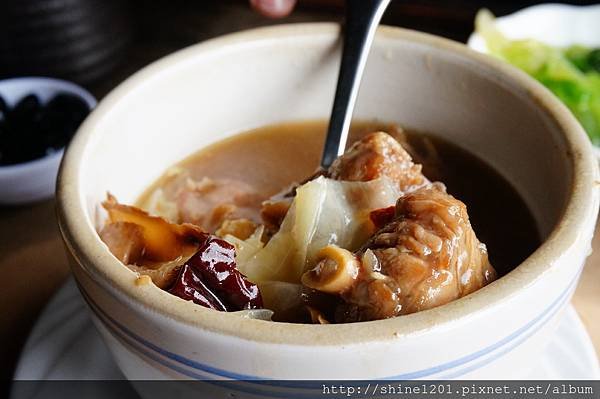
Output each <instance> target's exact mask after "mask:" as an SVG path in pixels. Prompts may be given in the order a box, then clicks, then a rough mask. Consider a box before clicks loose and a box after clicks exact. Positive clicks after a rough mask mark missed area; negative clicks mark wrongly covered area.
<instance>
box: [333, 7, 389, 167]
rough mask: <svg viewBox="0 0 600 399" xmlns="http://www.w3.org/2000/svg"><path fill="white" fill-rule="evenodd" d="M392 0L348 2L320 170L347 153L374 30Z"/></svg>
mask: <svg viewBox="0 0 600 399" xmlns="http://www.w3.org/2000/svg"><path fill="white" fill-rule="evenodd" d="M389 3H390V0H346V21H345V26H344V47H343V50H342V62H341V64H340V72H339V75H338V81H337V87H336V90H335V98H334V101H333V108H332V110H331V117H330V119H329V128H328V129H327V137H326V138H325V147H324V149H323V155H322V156H321V167H322V168H323V169H327V168H329V166H331V164H332V163H333V161H334V160H335V159H336V158H337V157H338V156H340V155H342V154H343V153H344V149H345V148H346V142H347V140H348V131H349V129H350V121H351V119H352V112H353V111H354V105H355V103H356V97H357V94H358V87H359V86H360V80H361V78H362V75H363V71H364V69H365V64H366V63H367V56H368V54H369V50H370V48H371V44H372V43H373V38H374V36H375V30H376V29H377V25H379V21H380V20H381V17H382V15H383V13H384V11H385V9H386V8H387V6H388V4H389Z"/></svg>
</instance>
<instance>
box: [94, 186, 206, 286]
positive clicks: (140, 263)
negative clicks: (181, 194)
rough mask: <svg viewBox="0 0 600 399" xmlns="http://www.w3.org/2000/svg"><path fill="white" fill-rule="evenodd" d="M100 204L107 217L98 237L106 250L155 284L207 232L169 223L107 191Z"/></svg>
mask: <svg viewBox="0 0 600 399" xmlns="http://www.w3.org/2000/svg"><path fill="white" fill-rule="evenodd" d="M102 206H103V207H104V208H105V209H106V211H107V212H108V220H107V222H106V224H105V225H104V227H103V228H102V230H101V231H100V238H101V239H102V241H104V243H105V244H106V245H107V246H108V248H109V249H110V252H111V253H112V254H113V255H114V256H115V257H116V258H117V259H119V260H120V261H121V262H122V263H123V264H125V265H127V266H128V267H129V268H130V269H132V270H133V271H136V272H139V273H140V274H145V275H148V276H150V278H152V281H153V282H154V283H155V284H156V285H158V286H159V287H165V286H168V285H169V283H170V282H172V281H173V279H174V278H175V276H176V274H177V271H178V268H179V266H180V265H181V264H182V263H183V261H184V260H185V259H187V258H189V257H190V256H191V255H192V254H193V253H194V252H195V251H196V249H197V248H198V244H199V243H200V242H204V241H205V240H206V237H207V236H208V235H207V234H206V233H204V232H203V231H202V230H201V229H200V228H199V227H197V226H194V225H191V224H188V223H184V224H174V223H170V222H168V221H167V220H165V219H163V218H162V217H158V216H151V215H149V214H148V213H147V212H145V211H143V210H141V209H139V208H136V207H134V206H129V205H123V204H120V203H119V202H118V201H117V200H116V198H115V197H113V196H112V195H110V194H109V195H108V198H107V199H106V201H104V202H103V203H102Z"/></svg>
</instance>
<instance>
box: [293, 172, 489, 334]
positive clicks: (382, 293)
mask: <svg viewBox="0 0 600 399" xmlns="http://www.w3.org/2000/svg"><path fill="white" fill-rule="evenodd" d="M354 255H355V259H354V260H351V259H350V260H348V259H349V257H348V256H346V257H341V256H337V257H335V256H333V257H331V256H328V257H325V258H324V259H322V260H321V261H320V262H319V264H317V266H316V267H315V268H314V269H313V270H311V271H309V272H307V274H305V276H306V277H305V276H303V283H305V285H306V283H308V284H311V281H318V279H315V275H314V274H315V271H319V270H326V271H328V273H329V275H330V276H338V275H339V276H342V277H343V278H344V282H343V283H344V284H343V285H340V287H343V289H342V290H341V291H338V295H340V297H341V298H342V299H343V301H344V302H345V303H343V304H342V305H340V306H338V309H337V310H336V315H335V317H336V321H337V322H353V321H364V320H378V319H384V318H389V317H394V316H398V315H402V314H408V313H413V312H418V311H421V310H425V309H429V308H433V307H435V306H439V305H443V304H445V303H448V302H450V301H452V300H454V299H457V298H460V297H463V296H465V295H467V294H469V293H471V292H474V291H476V290H477V289H479V288H481V287H483V286H485V285H487V284H489V283H490V282H492V281H493V280H495V278H496V272H495V270H494V268H493V267H492V266H491V265H490V263H489V261H488V257H487V250H486V247H485V245H484V244H482V243H480V242H479V240H478V239H477V237H476V236H475V233H474V232H473V229H472V227H471V224H470V223H469V217H468V215H467V209H466V206H465V205H464V204H463V203H462V202H460V201H459V200H457V199H455V198H454V197H452V196H451V195H449V194H448V193H446V189H445V187H444V185H443V184H441V183H434V184H431V185H428V186H425V187H422V188H420V189H418V190H416V191H414V192H412V193H409V194H407V195H405V196H404V197H402V198H400V199H399V200H398V202H397V204H396V213H395V218H394V219H393V220H392V221H391V222H390V223H388V224H387V225H386V226H385V227H383V228H382V229H381V230H379V231H378V232H377V233H376V234H375V235H374V236H373V237H371V239H370V240H369V241H368V242H367V243H366V244H365V245H364V246H363V248H361V249H360V250H359V251H357V252H356V253H355V254H354ZM342 259H343V260H342ZM357 261H358V264H359V265H360V266H359V271H358V273H354V275H355V276H356V277H355V278H354V280H353V281H352V282H351V283H349V282H348V275H349V274H348V273H346V274H344V273H333V272H332V262H337V263H340V262H345V263H348V265H339V264H338V265H337V268H339V269H340V270H341V269H344V270H351V268H352V267H354V266H353V265H355V264H356V263H357ZM308 276H310V277H311V278H310V279H309V278H308ZM327 286H328V287H331V286H334V283H333V282H332V281H328V284H327ZM309 287H311V288H314V289H317V290H319V289H320V287H319V284H313V285H312V286H310V285H309ZM329 292H330V291H329ZM330 293H331V292H330Z"/></svg>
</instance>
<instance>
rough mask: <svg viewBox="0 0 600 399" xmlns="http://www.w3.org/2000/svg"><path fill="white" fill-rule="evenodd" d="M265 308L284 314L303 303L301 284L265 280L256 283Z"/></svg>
mask: <svg viewBox="0 0 600 399" xmlns="http://www.w3.org/2000/svg"><path fill="white" fill-rule="evenodd" d="M258 288H260V294H261V296H262V300H263V304H264V305H265V308H267V309H270V310H272V311H273V312H274V314H275V315H280V316H281V315H285V314H287V313H289V312H293V311H294V309H298V308H300V307H301V306H302V305H303V302H302V296H301V294H302V285H300V284H293V283H286V282H283V281H265V282H263V283H260V284H259V285H258Z"/></svg>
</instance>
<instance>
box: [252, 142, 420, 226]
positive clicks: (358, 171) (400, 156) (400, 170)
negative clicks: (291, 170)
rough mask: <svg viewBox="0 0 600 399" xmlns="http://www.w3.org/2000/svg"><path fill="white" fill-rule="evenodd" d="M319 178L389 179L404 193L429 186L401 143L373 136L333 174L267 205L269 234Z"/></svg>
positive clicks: (348, 152)
mask: <svg viewBox="0 0 600 399" xmlns="http://www.w3.org/2000/svg"><path fill="white" fill-rule="evenodd" d="M319 176H326V177H329V178H332V179H336V180H346V181H370V180H375V179H378V178H380V177H384V176H385V177H387V178H389V179H390V180H391V181H392V182H394V183H395V184H397V186H398V189H399V190H400V192H402V193H407V192H410V191H413V190H415V189H417V188H419V187H421V186H423V185H424V184H427V183H429V181H428V180H427V178H426V177H425V176H424V175H423V174H422V173H421V165H418V164H415V163H413V161H412V158H411V156H410V155H409V153H408V152H407V151H406V150H405V149H404V148H403V147H402V145H401V144H400V143H399V142H398V140H396V139H395V138H394V137H392V136H390V135H389V134H387V133H384V132H373V133H370V134H368V135H366V136H365V137H363V138H362V139H361V140H359V141H357V142H355V143H354V144H353V145H352V146H351V147H350V148H349V149H348V150H346V152H345V153H344V155H342V156H340V157H339V158H337V159H336V160H335V161H334V162H333V164H332V165H331V167H330V168H329V170H327V171H323V170H319V171H317V172H315V174H313V175H312V176H311V177H310V178H308V179H307V180H306V181H304V182H303V183H300V184H298V185H293V186H291V187H288V188H286V189H284V190H283V191H282V192H281V193H279V194H277V195H275V196H273V197H272V198H271V199H270V200H268V201H265V202H263V204H262V209H261V216H262V219H263V221H264V223H265V225H266V226H267V228H268V229H269V230H271V231H277V230H278V229H279V226H280V224H281V222H282V221H283V218H284V217H285V215H286V213H287V211H288V209H289V207H290V205H291V203H292V200H293V197H294V196H295V190H296V188H297V187H298V186H299V185H302V184H304V183H306V182H308V181H311V180H313V179H315V178H316V177H319Z"/></svg>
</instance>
